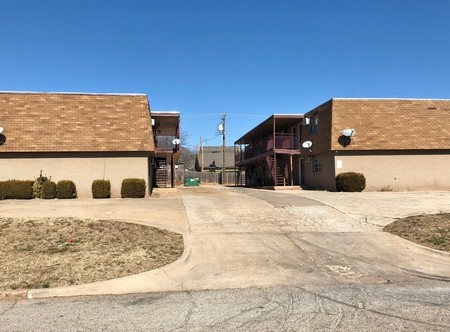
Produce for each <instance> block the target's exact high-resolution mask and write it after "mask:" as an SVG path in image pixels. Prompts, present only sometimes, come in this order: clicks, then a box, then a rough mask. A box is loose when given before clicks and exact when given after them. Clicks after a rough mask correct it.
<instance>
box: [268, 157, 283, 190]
mask: <svg viewBox="0 0 450 332" xmlns="http://www.w3.org/2000/svg"><path fill="white" fill-rule="evenodd" d="M266 160H267V164H268V165H269V169H270V172H271V173H272V178H273V181H274V185H275V186H286V185H287V184H288V179H287V177H286V173H285V170H286V164H285V163H284V162H283V161H281V160H280V159H277V160H276V162H275V156H273V155H270V156H267V157H266Z"/></svg>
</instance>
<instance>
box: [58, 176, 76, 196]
mask: <svg viewBox="0 0 450 332" xmlns="http://www.w3.org/2000/svg"><path fill="white" fill-rule="evenodd" d="M56 187H57V188H56V198H59V199H70V198H77V188H76V187H75V183H74V182H73V181H70V180H61V181H58V183H57V185H56Z"/></svg>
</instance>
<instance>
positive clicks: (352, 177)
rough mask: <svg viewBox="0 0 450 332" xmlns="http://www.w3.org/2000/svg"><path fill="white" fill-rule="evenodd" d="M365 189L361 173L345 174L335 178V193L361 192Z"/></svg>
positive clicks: (364, 180) (364, 179)
mask: <svg viewBox="0 0 450 332" xmlns="http://www.w3.org/2000/svg"><path fill="white" fill-rule="evenodd" d="M365 187H366V178H365V177H364V175H363V174H361V173H355V172H347V173H341V174H338V176H336V190H337V191H347V192H355V191H358V192H359V191H363V190H364V188H365Z"/></svg>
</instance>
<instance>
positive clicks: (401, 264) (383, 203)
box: [0, 186, 450, 298]
mask: <svg viewBox="0 0 450 332" xmlns="http://www.w3.org/2000/svg"><path fill="white" fill-rule="evenodd" d="M449 201H450V193H447V192H446V193H395V192H388V193H329V192H317V191H289V192H273V191H262V190H252V189H244V188H224V187H219V186H212V187H206V186H205V187H199V188H195V187H190V188H179V190H178V193H170V194H164V195H161V196H160V197H157V198H156V197H154V198H148V199H141V200H120V199H118V200H105V201H103V200H73V201H57V200H55V201H42V200H33V201H3V202H0V215H1V216H42V215H45V216H74V215H76V216H78V217H91V218H106V219H113V220H122V221H128V222H139V223H143V224H148V225H154V226H158V227H163V228H167V229H170V230H174V231H178V232H180V233H183V234H184V237H185V247H186V248H185V253H184V254H183V256H182V257H181V258H180V259H179V260H178V261H176V262H174V263H172V264H170V265H168V266H166V267H163V268H160V269H157V270H154V271H149V272H145V273H141V274H138V275H134V276H129V277H125V278H120V279H115V280H109V281H103V282H97V283H92V284H86V285H79V286H71V287H65V288H56V289H40V290H32V291H30V292H29V297H32V298H36V297H46V296H72V295H93V294H123V293H133V292H149V291H176V290H201V289H226V288H243V287H269V286H284V285H291V286H292V285H297V286H301V285H326V284H352V283H353V284H377V283H399V282H409V281H414V280H420V278H431V279H440V280H450V255H448V254H444V253H440V252H435V251H432V250H430V249H426V248H423V247H421V246H418V245H415V244H413V243H410V242H408V241H405V240H402V239H400V238H398V237H396V236H392V235H390V234H386V233H383V232H382V231H381V228H382V226H384V225H385V224H387V223H389V222H390V221H392V220H393V219H394V218H395V217H402V216H407V215H412V214H418V213H433V212H439V211H446V212H450V206H449V204H448V202H449Z"/></svg>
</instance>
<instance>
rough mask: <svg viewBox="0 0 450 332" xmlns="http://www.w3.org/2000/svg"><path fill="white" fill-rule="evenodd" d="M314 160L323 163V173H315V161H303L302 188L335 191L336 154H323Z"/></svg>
mask: <svg viewBox="0 0 450 332" xmlns="http://www.w3.org/2000/svg"><path fill="white" fill-rule="evenodd" d="M312 158H319V159H320V160H321V161H322V172H316V173H314V172H313V161H312V160H311V162H308V163H305V162H304V161H302V164H301V165H302V186H303V187H305V188H307V189H319V190H320V189H325V190H330V191H333V190H335V173H334V152H328V153H322V154H319V155H316V156H314V157H312Z"/></svg>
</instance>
